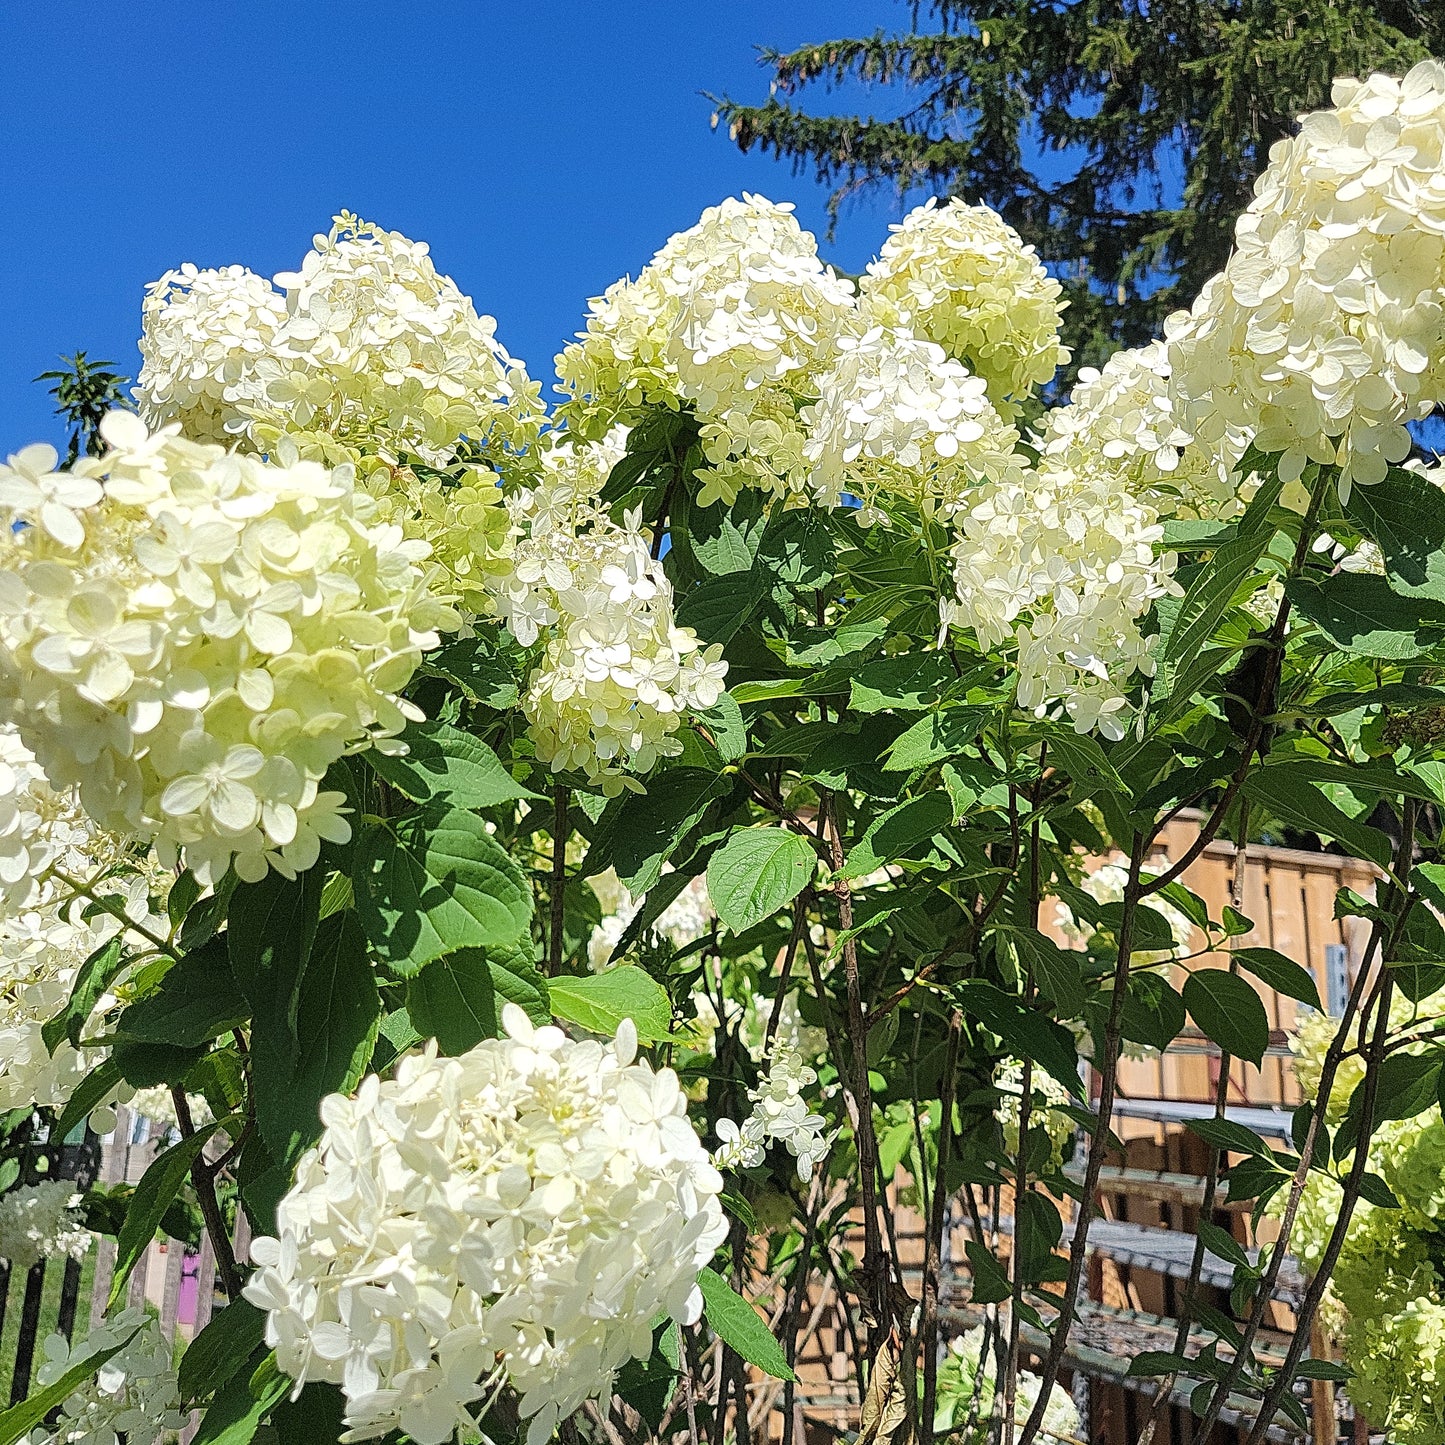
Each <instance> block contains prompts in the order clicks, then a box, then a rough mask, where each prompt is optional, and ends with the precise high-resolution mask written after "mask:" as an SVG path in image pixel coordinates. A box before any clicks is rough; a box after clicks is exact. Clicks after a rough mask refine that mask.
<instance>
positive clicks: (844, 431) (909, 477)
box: [803, 326, 1024, 522]
mask: <svg viewBox="0 0 1445 1445" xmlns="http://www.w3.org/2000/svg"><path fill="white" fill-rule="evenodd" d="M838 348H839V352H840V355H839V357H838V360H837V361H836V362H835V363H834V364H833V366H832V367H830V368H829V370H828V371H827V372H825V373H824V374H823V376H822V377H821V378H820V379H819V382H818V390H819V399H818V401H817V402H816V403H814V404H813V405H812V406H810V407H809V408H807V410H806V411H805V412H804V414H803V419H804V422H805V424H806V426H807V429H808V439H807V441H806V442H805V443H804V446H803V455H804V457H805V458H806V459H807V460H808V462H809V463H810V464H811V468H812V469H811V471H810V474H809V480H810V483H811V485H812V489H813V493H814V496H815V497H816V498H817V500H818V501H819V502H820V503H822V504H823V505H825V506H835V505H837V503H838V502H839V501H840V500H841V499H842V497H843V495H844V493H845V492H849V493H852V494H853V495H855V496H857V497H859V498H860V499H861V500H862V502H863V512H862V520H864V521H866V522H871V521H886V520H887V513H886V512H885V511H883V510H881V509H880V507H879V506H878V503H879V502H881V501H883V500H884V499H885V498H886V497H888V496H889V495H892V496H898V497H902V498H903V499H904V500H906V501H909V502H912V503H913V504H914V505H915V506H917V507H918V508H919V509H920V510H921V511H923V512H924V514H925V515H928V516H933V515H935V514H942V515H943V516H947V515H949V514H950V513H952V512H954V511H956V510H958V509H959V508H960V507H961V506H963V505H965V503H966V500H967V498H968V496H969V495H970V493H972V492H973V491H974V490H975V489H976V488H977V487H979V486H981V485H983V484H984V483H986V482H988V481H990V480H993V481H998V482H1002V483H1012V484H1013V485H1019V484H1022V482H1023V479H1024V468H1023V458H1022V457H1021V456H1019V455H1018V453H1017V452H1016V451H1015V450H1014V449H1015V447H1016V446H1017V444H1018V439H1019V434H1018V432H1017V431H1016V430H1015V429H1014V428H1013V427H1012V426H1009V425H1008V424H1007V423H1005V422H1004V421H1003V419H1002V418H1001V417H1000V416H999V414H998V412H997V411H996V410H995V409H994V407H993V404H992V403H991V402H990V401H989V398H988V392H987V387H986V386H985V384H984V381H983V379H982V378H981V377H977V376H972V375H970V374H969V371H968V369H967V367H965V366H963V365H961V364H960V363H959V362H957V361H954V360H951V359H950V358H949V357H947V356H945V355H944V353H943V350H942V348H940V347H939V346H937V345H935V344H934V343H933V342H931V341H923V340H921V339H919V338H918V337H915V336H913V335H911V334H910V333H908V332H907V331H903V332H896V331H891V330H886V329H884V328H883V327H880V326H875V327H873V328H872V329H871V330H870V331H868V332H867V333H866V334H865V335H863V336H861V337H856V338H855V337H842V338H840V339H839V342H838Z"/></svg>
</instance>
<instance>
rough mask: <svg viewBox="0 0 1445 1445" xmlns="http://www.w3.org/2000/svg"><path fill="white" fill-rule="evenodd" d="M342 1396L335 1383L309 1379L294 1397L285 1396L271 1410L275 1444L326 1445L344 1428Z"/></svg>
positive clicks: (344, 1407) (344, 1400)
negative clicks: (327, 1383)
mask: <svg viewBox="0 0 1445 1445" xmlns="http://www.w3.org/2000/svg"><path fill="white" fill-rule="evenodd" d="M345 1415H346V1396H345V1395H344V1394H342V1392H341V1387H340V1386H339V1385H324V1384H322V1383H321V1382H320V1381H319V1380H313V1381H311V1383H310V1384H308V1385H307V1386H306V1388H305V1389H304V1390H302V1392H301V1393H300V1395H298V1396H297V1398H296V1399H294V1400H292V1399H291V1398H289V1397H288V1398H286V1399H284V1400H282V1401H281V1403H280V1404H279V1405H277V1406H276V1408H275V1409H274V1410H273V1411H272V1413H271V1427H272V1428H273V1429H274V1430H275V1432H276V1445H326V1442H329V1441H332V1440H339V1439H340V1438H341V1436H342V1434H343V1433H344V1432H345V1429H346V1421H345V1418H344V1417H345Z"/></svg>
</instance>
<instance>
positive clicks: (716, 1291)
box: [697, 1266, 797, 1380]
mask: <svg viewBox="0 0 1445 1445" xmlns="http://www.w3.org/2000/svg"><path fill="white" fill-rule="evenodd" d="M697 1285H698V1288H699V1289H700V1290H701V1291H702V1301H703V1315H704V1317H705V1318H706V1320H707V1322H708V1327H709V1328H710V1329H711V1330H712V1331H713V1333H714V1334H716V1335H717V1337H718V1338H719V1339H720V1340H722V1342H723V1343H724V1344H725V1345H727V1346H728V1347H729V1348H731V1349H732V1350H734V1351H736V1353H737V1354H739V1355H741V1356H742V1358H743V1359H744V1360H746V1361H747V1362H748V1364H750V1365H756V1366H757V1367H758V1369H760V1370H762V1371H763V1372H764V1373H765V1374H769V1375H771V1376H772V1377H773V1378H774V1379H775V1380H795V1379H797V1376H796V1375H795V1374H794V1373H793V1372H792V1370H790V1369H789V1368H788V1361H787V1358H786V1357H785V1356H784V1354H783V1348H782V1346H781V1345H780V1344H779V1343H778V1342H777V1340H776V1339H774V1338H773V1334H772V1331H771V1330H769V1329H768V1327H767V1325H766V1324H764V1323H763V1321H762V1319H761V1318H760V1317H759V1315H758V1312H757V1311H756V1310H755V1309H754V1308H753V1307H752V1305H750V1304H749V1303H748V1302H747V1301H746V1300H745V1299H744V1298H743V1297H742V1296H741V1295H740V1294H738V1293H737V1291H736V1290H734V1289H733V1288H732V1286H731V1285H730V1284H728V1282H727V1281H726V1280H725V1279H724V1278H723V1277H722V1276H721V1275H720V1274H719V1273H718V1272H717V1271H716V1270H714V1269H709V1268H707V1267H706V1266H704V1267H703V1268H702V1269H700V1270H699V1271H698V1275H697Z"/></svg>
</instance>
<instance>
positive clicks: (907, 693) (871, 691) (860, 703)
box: [848, 652, 958, 713]
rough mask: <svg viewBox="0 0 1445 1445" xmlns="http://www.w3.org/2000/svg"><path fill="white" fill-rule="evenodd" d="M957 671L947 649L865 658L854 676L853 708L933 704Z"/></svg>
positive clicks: (914, 708) (910, 707)
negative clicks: (945, 650) (870, 659)
mask: <svg viewBox="0 0 1445 1445" xmlns="http://www.w3.org/2000/svg"><path fill="white" fill-rule="evenodd" d="M957 678H958V674H957V672H956V671H955V670H954V667H953V662H952V660H951V659H950V658H949V656H948V654H947V653H943V652H906V653H904V654H902V655H901V656H899V657H880V658H876V659H875V660H874V661H872V662H865V663H864V664H863V666H862V667H861V668H859V669H858V672H857V673H856V675H855V676H854V677H853V679H852V691H851V693H850V695H849V698H848V706H849V708H850V709H851V710H852V711H853V712H861V713H874V712H884V711H894V710H897V711H901V712H919V711H921V710H922V709H924V708H929V707H934V706H936V705H937V704H938V703H939V701H940V700H941V699H942V697H943V694H944V692H945V690H946V689H947V688H948V687H949V686H950V685H951V684H952V683H954V682H955V681H957Z"/></svg>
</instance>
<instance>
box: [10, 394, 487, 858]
mask: <svg viewBox="0 0 1445 1445" xmlns="http://www.w3.org/2000/svg"><path fill="white" fill-rule="evenodd" d="M102 432H103V435H104V436H105V439H106V441H107V442H108V444H109V446H110V448H111V450H110V451H109V452H108V453H107V455H106V456H105V457H103V458H100V459H92V458H87V459H84V460H82V461H81V462H79V463H77V464H76V466H75V468H73V469H72V471H70V472H58V473H49V474H46V473H43V472H41V471H40V470H39V469H38V468H37V467H36V466H34V465H33V464H32V463H33V461H34V460H35V459H33V458H27V457H26V455H25V454H21V456H20V457H18V458H15V459H12V464H11V465H10V466H9V467H3V468H0V515H3V517H4V520H5V526H4V530H3V535H0V707H3V708H4V710H5V711H6V712H7V713H8V715H9V717H10V718H12V719H13V721H14V722H15V724H16V726H17V728H18V731H19V733H20V736H21V738H22V739H23V740H24V742H25V744H26V745H27V746H28V747H29V748H31V749H33V751H34V753H35V755H36V757H37V758H38V759H39V762H40V765H41V767H42V768H43V769H44V771H45V774H46V776H47V777H48V778H49V779H50V781H51V783H52V784H53V785H54V786H56V787H57V788H62V789H66V788H78V790H79V796H80V801H81V804H82V805H83V806H84V808H85V810H86V812H87V813H89V814H90V816H91V817H92V818H94V819H95V820H96V821H97V822H98V823H99V824H100V826H101V827H103V828H106V829H109V830H110V831H112V832H116V833H121V834H134V835H137V836H139V837H141V838H143V839H145V840H148V841H150V840H153V841H154V842H155V844H156V847H157V851H158V854H159V856H160V858H161V861H162V862H163V863H165V864H167V865H169V864H171V863H174V862H175V861H176V860H177V858H178V857H180V856H182V855H184V858H185V860H186V862H187V863H188V865H189V866H190V867H192V868H193V869H194V870H195V873H196V875H197V877H198V878H199V879H201V881H202V882H210V881H211V880H213V879H216V878H219V877H220V876H221V875H222V874H223V873H224V872H225V870H226V868H227V866H228V865H230V864H231V863H232V862H233V861H234V862H235V865H236V868H237V871H238V872H239V873H240V874H241V876H242V877H243V878H246V879H248V880H255V879H258V878H260V877H262V876H263V875H264V874H265V872H266V870H267V868H268V867H275V868H278V869H280V870H282V871H290V870H296V869H304V868H307V867H309V866H310V865H311V864H312V863H313V862H314V861H315V860H316V857H317V854H318V852H319V849H320V844H321V841H322V839H324V838H329V839H336V840H341V839H344V838H345V837H346V836H348V831H347V830H348V825H347V823H346V821H345V819H344V818H343V817H342V816H341V815H340V811H339V810H340V805H341V803H342V801H343V795H342V794H340V793H337V792H322V791H320V783H321V780H322V778H323V777H324V775H325V773H326V770H327V768H328V767H330V765H331V764H332V763H333V762H335V761H336V759H337V758H339V757H340V756H341V755H342V754H343V753H344V752H346V751H348V750H350V749H355V748H359V747H362V746H365V745H366V744H367V743H368V742H370V741H372V740H373V739H375V738H377V737H384V736H387V735H390V734H394V733H397V732H400V731H401V729H402V727H403V726H404V725H405V722H406V719H407V717H408V716H410V715H411V714H412V712H414V710H412V709H410V708H409V705H408V704H405V703H404V702H403V701H402V700H401V699H400V697H399V693H400V690H401V689H402V688H403V687H404V686H405V685H406V684H407V682H408V681H409V680H410V678H411V676H412V673H413V672H414V671H415V669H416V667H417V665H418V663H419V662H420V660H421V656H422V653H423V652H424V651H425V650H427V649H428V648H431V647H435V646H436V645H437V643H438V641H439V638H438V629H441V628H454V627H456V626H457V625H459V619H458V617H457V615H456V613H455V612H454V611H453V610H452V609H451V608H450V607H449V606H448V605H447V603H446V602H445V601H444V600H443V599H442V598H441V597H439V596H438V595H437V592H436V583H437V575H436V574H435V573H434V572H433V571H432V570H431V569H429V568H427V566H426V565H425V564H426V555H427V548H426V545H425V544H424V543H421V542H407V541H403V540H402V537H401V535H400V530H399V529H398V528H396V527H392V526H385V525H380V524H376V523H374V521H373V518H372V514H373V511H374V507H373V504H372V502H371V500H370V498H369V497H367V496H366V494H365V493H364V492H359V491H358V490H357V489H356V488H355V487H354V485H353V481H352V476H351V474H350V471H349V469H347V468H340V469H338V470H337V471H335V472H328V471H327V470H326V469H325V468H323V467H321V466H319V465H317V464H316V463H314V462H294V461H293V462H292V464H290V465H267V464H265V463H263V462H262V461H260V460H259V459H257V458H254V457H246V456H239V455H234V454H227V453H225V452H224V451H222V450H221V448H219V447H215V446H209V445H200V444H197V443H194V442H189V441H185V440H183V439H181V438H180V437H178V436H176V435H174V434H173V431H172V429H169V428H168V429H166V430H165V431H162V432H160V433H157V434H155V435H148V434H147V432H146V430H145V427H144V425H143V424H142V423H141V422H140V421H138V420H137V419H136V418H135V417H134V416H131V415H130V414H129V413H126V412H111V413H110V415H109V416H108V417H107V418H106V419H105V421H104V423H103V424H102ZM27 450H28V451H30V452H33V451H35V450H36V449H35V448H29V449H27ZM44 450H46V451H49V449H48V448H47V449H44ZM281 450H282V453H283V457H284V456H285V455H286V449H285V447H284V446H283V448H282V449H281ZM40 460H49V461H51V462H53V460H54V454H53V452H51V453H50V455H49V456H48V457H47V458H42V459H40ZM17 463H20V464H21V465H17ZM72 482H83V483H84V484H85V487H86V493H85V495H84V496H83V497H82V496H78V495H77V496H72V495H71V494H70V492H69V491H68V490H67V488H68V487H69V486H70V484H71V483H72Z"/></svg>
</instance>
